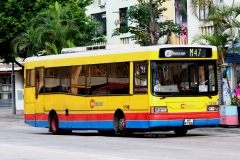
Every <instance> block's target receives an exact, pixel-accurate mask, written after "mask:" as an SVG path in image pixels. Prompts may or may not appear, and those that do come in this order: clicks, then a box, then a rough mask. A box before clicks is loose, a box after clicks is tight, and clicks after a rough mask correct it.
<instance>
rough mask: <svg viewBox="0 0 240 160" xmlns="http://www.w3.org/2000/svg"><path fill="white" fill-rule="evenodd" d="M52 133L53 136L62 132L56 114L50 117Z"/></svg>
mask: <svg viewBox="0 0 240 160" xmlns="http://www.w3.org/2000/svg"><path fill="white" fill-rule="evenodd" d="M50 131H51V132H52V134H59V132H60V130H59V128H58V117H57V115H56V114H55V113H53V114H51V116H50Z"/></svg>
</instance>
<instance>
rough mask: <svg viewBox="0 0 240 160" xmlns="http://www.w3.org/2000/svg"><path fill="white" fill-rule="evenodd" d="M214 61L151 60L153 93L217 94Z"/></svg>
mask: <svg viewBox="0 0 240 160" xmlns="http://www.w3.org/2000/svg"><path fill="white" fill-rule="evenodd" d="M216 73H217V72H216V61H185V62H183V61H151V80H152V81H151V86H152V93H153V94H154V95H181V94H183V95H208V94H209V95H211V94H217V86H216V84H217V76H216Z"/></svg>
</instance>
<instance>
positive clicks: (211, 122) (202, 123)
mask: <svg viewBox="0 0 240 160" xmlns="http://www.w3.org/2000/svg"><path fill="white" fill-rule="evenodd" d="M219 124H220V119H219V118H216V119H195V120H194V124H193V125H194V126H208V125H219ZM172 126H183V120H164V121H163V120H161V121H149V127H150V128H151V127H172Z"/></svg>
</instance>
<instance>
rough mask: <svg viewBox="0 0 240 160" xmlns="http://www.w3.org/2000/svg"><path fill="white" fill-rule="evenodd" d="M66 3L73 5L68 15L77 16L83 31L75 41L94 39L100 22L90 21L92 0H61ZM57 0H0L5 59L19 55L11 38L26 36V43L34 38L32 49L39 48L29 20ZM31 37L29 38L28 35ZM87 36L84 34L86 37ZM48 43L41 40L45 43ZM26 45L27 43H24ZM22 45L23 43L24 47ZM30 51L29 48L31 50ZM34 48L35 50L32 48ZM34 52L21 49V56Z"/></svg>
mask: <svg viewBox="0 0 240 160" xmlns="http://www.w3.org/2000/svg"><path fill="white" fill-rule="evenodd" d="M58 2H59V3H60V4H63V6H66V5H69V6H70V8H71V9H72V12H71V13H72V14H71V15H68V16H69V17H71V20H74V21H75V23H76V26H78V28H79V31H81V33H82V34H83V37H82V39H78V40H76V41H77V43H76V44H75V45H83V44H90V43H94V41H97V40H104V39H102V37H103V36H101V35H100V39H95V37H96V35H95V34H94V33H93V32H94V29H95V28H96V26H97V23H96V22H91V19H90V17H87V16H86V15H85V7H86V6H88V5H90V4H91V3H92V2H93V0H78V1H76V0H59V1H58ZM54 3H55V0H1V1H0V6H1V7H0V26H1V27H0V49H1V52H0V56H1V58H2V59H5V61H6V62H10V61H12V58H13V57H15V56H17V55H16V53H15V54H14V52H13V50H11V42H12V40H13V39H14V38H16V37H19V38H20V37H21V36H25V39H24V40H25V42H24V43H25V44H27V41H29V38H31V39H32V41H31V42H32V45H28V46H29V49H36V48H38V47H39V44H38V40H37V39H34V37H35V36H37V35H38V32H37V30H35V28H31V27H30V26H29V20H31V19H32V18H36V15H38V14H39V12H42V11H46V10H47V9H49V6H50V5H53V4H54ZM27 37H28V38H27ZM84 37H85V38H84ZM43 44H45V43H42V44H41V45H43ZM23 46H24V45H23ZM23 46H22V47H23ZM29 51H30V50H29ZM31 52H34V50H32V51H31ZM31 54H32V53H30V52H28V53H24V52H21V53H19V56H20V57H23V58H26V56H29V55H31Z"/></svg>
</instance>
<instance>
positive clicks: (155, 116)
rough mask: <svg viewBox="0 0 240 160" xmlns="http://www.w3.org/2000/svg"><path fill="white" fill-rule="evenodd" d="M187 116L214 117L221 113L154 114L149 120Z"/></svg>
mask: <svg viewBox="0 0 240 160" xmlns="http://www.w3.org/2000/svg"><path fill="white" fill-rule="evenodd" d="M185 118H193V119H206V118H209V119H213V118H220V115H219V113H217V112H215V113H207V112H205V114H203V113H202V114H188V113H186V114H184V113H183V114H152V115H149V120H178V119H185Z"/></svg>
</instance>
